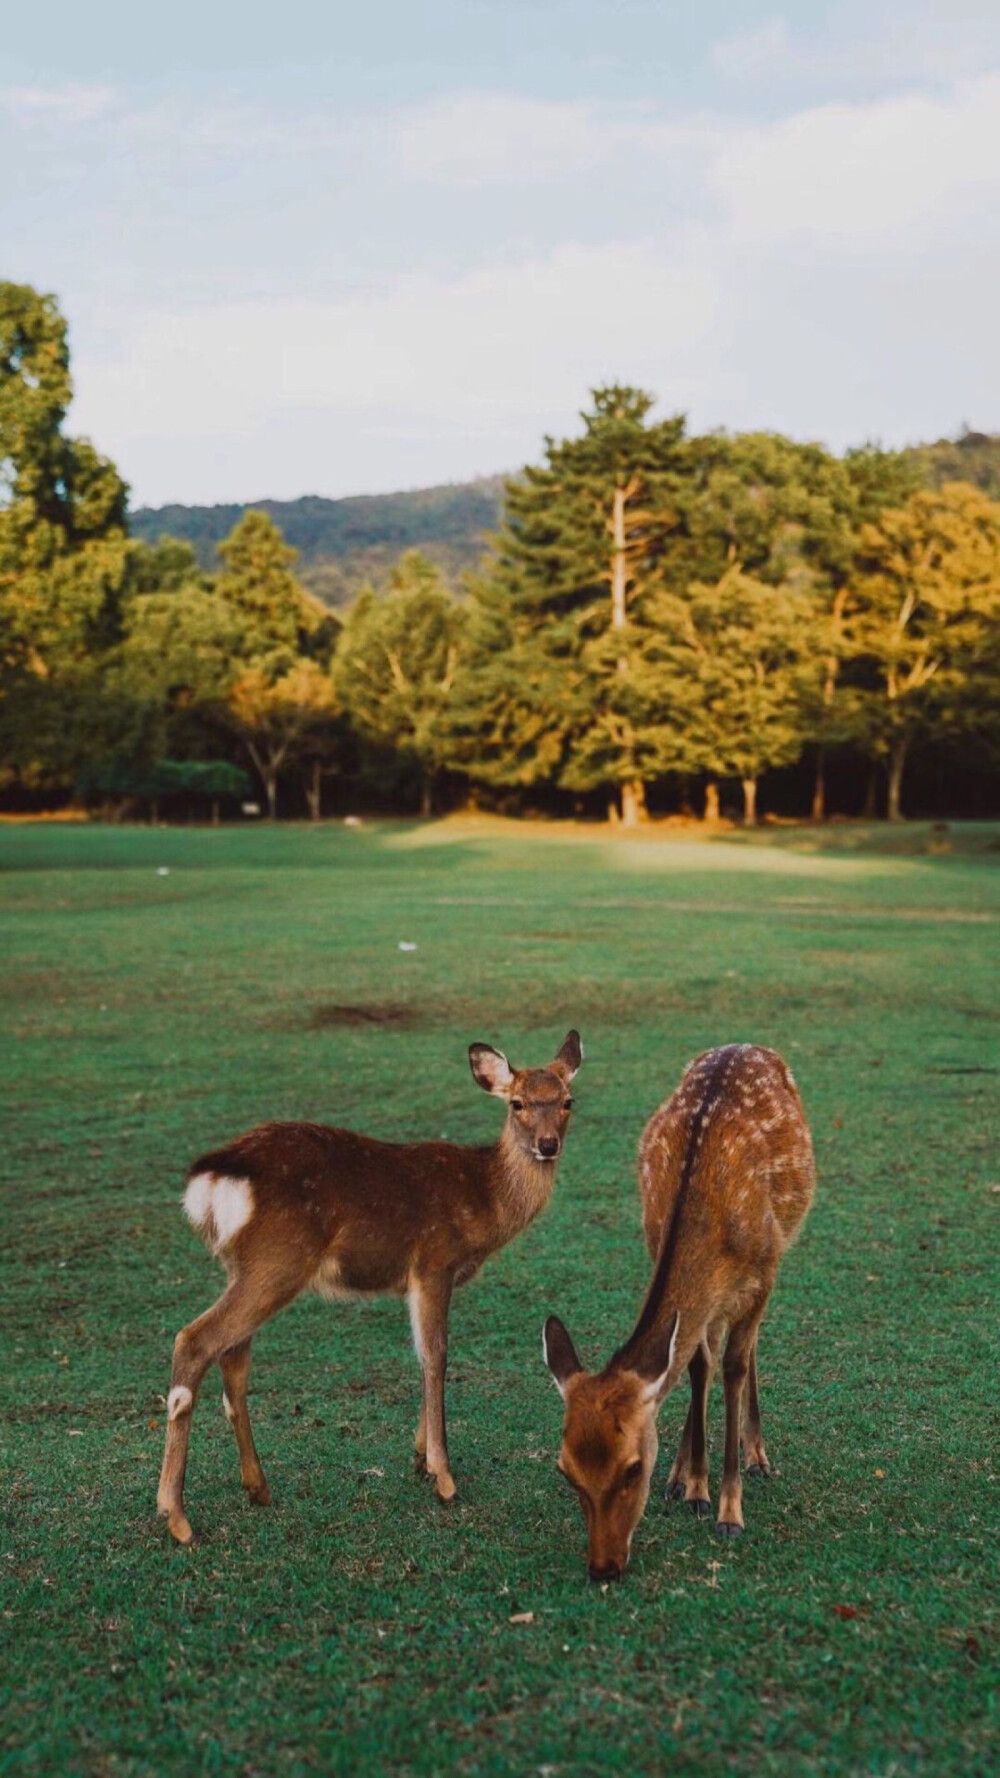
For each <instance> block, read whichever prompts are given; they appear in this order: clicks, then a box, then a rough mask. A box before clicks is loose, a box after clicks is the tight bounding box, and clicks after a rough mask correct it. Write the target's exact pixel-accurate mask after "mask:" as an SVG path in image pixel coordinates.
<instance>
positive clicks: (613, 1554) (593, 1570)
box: [542, 1315, 679, 1581]
mask: <svg viewBox="0 0 1000 1778" xmlns="http://www.w3.org/2000/svg"><path fill="white" fill-rule="evenodd" d="M678 1323H679V1317H678V1316H676V1315H675V1316H674V1317H673V1318H672V1321H671V1322H670V1323H668V1325H667V1327H666V1328H665V1329H664V1330H663V1332H662V1334H661V1333H657V1334H656V1335H655V1336H653V1337H650V1338H647V1339H646V1340H645V1341H644V1343H643V1350H642V1354H641V1356H639V1355H638V1354H637V1355H636V1356H635V1357H634V1359H630V1357H629V1354H628V1350H627V1348H626V1350H625V1352H624V1353H623V1354H617V1355H616V1356H615V1357H614V1358H613V1359H612V1360H611V1363H610V1364H609V1365H608V1366H607V1367H606V1369H604V1370H603V1371H600V1372H593V1371H586V1370H584V1368H583V1366H582V1365H581V1363H580V1360H579V1359H578V1358H577V1355H576V1350H575V1348H574V1345H573V1342H572V1340H571V1339H570V1337H569V1334H568V1333H567V1331H566V1329H565V1327H564V1326H563V1324H562V1322H561V1321H560V1320H559V1318H558V1316H557V1315H550V1316H549V1318H548V1320H547V1321H546V1323H545V1327H544V1330H543V1333H542V1349H543V1351H544V1354H545V1362H546V1364H547V1365H548V1367H549V1370H550V1371H551V1372H552V1376H553V1378H554V1379H555V1383H556V1387H557V1388H558V1390H559V1393H560V1395H561V1396H562V1398H563V1401H564V1402H565V1404H566V1415H565V1420H564V1423H563V1436H562V1448H561V1450H560V1452H559V1460H558V1463H557V1466H556V1467H557V1468H558V1470H559V1473H560V1475H562V1476H564V1477H565V1479H566V1481H567V1482H568V1483H569V1485H570V1487H571V1488H572V1489H573V1491H574V1493H575V1494H576V1496H577V1499H578V1500H579V1502H580V1506H581V1508H582V1511H583V1517H584V1521H585V1523H586V1526H587V1567H588V1570H589V1573H590V1578H591V1580H596V1581H606V1580H618V1579H619V1578H620V1577H621V1575H623V1574H624V1572H625V1569H626V1568H627V1566H628V1559H629V1550H630V1548H631V1544H632V1534H633V1532H634V1531H635V1528H636V1526H637V1525H638V1523H639V1520H640V1519H641V1518H642V1515H643V1512H644V1511H645V1507H646V1501H647V1500H648V1498H649V1484H650V1480H651V1478H652V1474H653V1467H654V1465H655V1463H656V1453H657V1449H658V1440H657V1433H656V1415H657V1412H658V1410H659V1406H660V1403H661V1402H662V1400H663V1398H664V1395H665V1394H666V1390H667V1382H668V1373H669V1371H670V1366H671V1364H672V1362H673V1357H674V1352H675V1349H676V1345H677V1329H678ZM636 1366H639V1367H640V1368H635V1367H636Z"/></svg>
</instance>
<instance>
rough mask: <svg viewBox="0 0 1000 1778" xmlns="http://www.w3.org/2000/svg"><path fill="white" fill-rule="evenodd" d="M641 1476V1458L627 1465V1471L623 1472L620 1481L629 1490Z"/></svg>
mask: <svg viewBox="0 0 1000 1778" xmlns="http://www.w3.org/2000/svg"><path fill="white" fill-rule="evenodd" d="M641 1475H642V1458H641V1457H637V1458H636V1460H635V1462H634V1463H630V1464H629V1466H628V1468H627V1470H626V1471H625V1474H624V1476H623V1477H622V1480H623V1482H624V1483H625V1486H626V1487H627V1488H631V1487H632V1486H633V1484H634V1483H635V1482H637V1481H638V1480H639V1477H640V1476H641Z"/></svg>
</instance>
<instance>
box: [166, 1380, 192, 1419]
mask: <svg viewBox="0 0 1000 1778" xmlns="http://www.w3.org/2000/svg"><path fill="white" fill-rule="evenodd" d="M193 1401H194V1396H193V1395H192V1394H191V1391H190V1389H188V1388H187V1387H186V1386H185V1384H183V1383H176V1384H175V1385H174V1387H173V1389H171V1391H170V1394H169V1395H168V1396H167V1419H168V1420H179V1419H180V1417H181V1415H182V1414H189V1413H190V1412H191V1405H192V1403H193Z"/></svg>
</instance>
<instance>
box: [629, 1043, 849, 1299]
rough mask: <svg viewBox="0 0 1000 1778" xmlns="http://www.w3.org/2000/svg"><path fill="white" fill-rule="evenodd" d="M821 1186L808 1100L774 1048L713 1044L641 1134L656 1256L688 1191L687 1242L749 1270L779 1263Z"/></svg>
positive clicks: (642, 1185) (647, 1226)
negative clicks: (804, 1102)
mask: <svg viewBox="0 0 1000 1778" xmlns="http://www.w3.org/2000/svg"><path fill="white" fill-rule="evenodd" d="M814 1186H815V1167H814V1162H813V1150H812V1141H811V1138H810V1135H809V1126H808V1124H807V1123H806V1119H805V1113H804V1112H803V1109H802V1101H801V1099H800V1098H799V1094H798V1090H797V1088H796V1085H795V1082H794V1080H793V1078H792V1075H791V1072H790V1070H789V1069H788V1067H787V1066H786V1064H785V1063H784V1062H783V1061H782V1058H781V1057H780V1056H779V1055H778V1054H777V1052H776V1051H775V1050H770V1049H764V1048H761V1047H759V1046H757V1045H754V1044H731V1045H728V1046H727V1047H726V1048H724V1049H716V1050H707V1051H706V1052H705V1054H704V1055H701V1056H698V1057H697V1058H696V1060H695V1061H693V1062H692V1063H690V1064H689V1066H688V1068H687V1069H686V1070H685V1072H684V1075H683V1078H682V1080H681V1083H680V1085H679V1086H678V1087H677V1089H676V1091H675V1092H674V1093H672V1094H671V1096H670V1098H669V1099H667V1100H666V1101H665V1102H664V1104H663V1105H661V1106H660V1108H659V1110H658V1111H656V1112H654V1114H653V1116H652V1117H651V1118H650V1120H649V1123H648V1124H647V1125H646V1128H645V1130H644V1131H643V1134H642V1139H641V1142H640V1146H639V1190H640V1195H641V1198H642V1211H643V1227H644V1231H645V1236H646V1242H647V1245H648V1247H649V1249H650V1252H651V1253H652V1254H653V1255H655V1254H657V1253H658V1251H659V1249H660V1245H661V1241H662V1239H663V1235H664V1230H665V1229H667V1228H669V1226H670V1223H671V1219H672V1217H673V1214H674V1209H675V1206H676V1205H677V1201H678V1197H679V1196H680V1194H681V1192H682V1191H683V1194H684V1199H683V1205H682V1219H683V1220H682V1227H683V1231H684V1237H685V1245H686V1246H687V1247H689V1248H690V1247H691V1246H692V1245H693V1244H696V1245H698V1246H700V1247H704V1246H708V1247H710V1248H711V1250H712V1251H714V1252H718V1253H720V1254H724V1255H729V1256H730V1257H731V1258H732V1259H733V1260H734V1261H736V1262H737V1263H740V1264H743V1265H745V1266H747V1267H754V1268H756V1267H761V1268H762V1269H765V1270H767V1269H770V1267H771V1266H773V1265H776V1264H777V1261H778V1260H779V1259H780V1257H781V1254H782V1252H783V1251H784V1249H785V1247H786V1246H787V1245H788V1243H789V1241H791V1240H792V1238H793V1237H794V1235H795V1232H796V1230H797V1229H798V1227H799V1225H800V1223H801V1222H802V1220H803V1218H804V1216H805V1214H806V1211H807V1210H808V1208H809V1205H810V1202H811V1200H812V1195H813V1190H814ZM679 1258H680V1259H681V1262H682V1263H683V1254H680V1255H679Z"/></svg>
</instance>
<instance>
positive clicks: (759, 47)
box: [710, 18, 794, 80]
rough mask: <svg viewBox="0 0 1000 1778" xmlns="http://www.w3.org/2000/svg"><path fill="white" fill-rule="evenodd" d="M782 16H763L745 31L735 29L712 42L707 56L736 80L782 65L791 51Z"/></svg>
mask: <svg viewBox="0 0 1000 1778" xmlns="http://www.w3.org/2000/svg"><path fill="white" fill-rule="evenodd" d="M793 53H794V52H793V50H792V44H791V39H790V37H789V32H788V26H787V25H786V23H785V21H784V19H781V18H773V19H765V20H764V21H763V22H762V23H761V24H759V25H753V26H752V27H751V29H750V30H749V31H738V32H737V33H736V35H735V36H733V37H726V38H723V39H722V40H721V41H720V42H719V43H715V44H713V45H712V49H711V52H710V54H711V59H712V62H713V63H714V65H715V67H716V68H718V70H719V72H720V73H721V74H725V75H727V76H729V77H730V78H735V79H738V80H746V79H749V78H750V77H754V78H756V77H757V76H759V75H760V74H763V73H767V72H768V70H770V69H773V68H775V67H783V66H785V65H786V64H787V63H788V61H789V59H790V57H791V56H792V54H793Z"/></svg>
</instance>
